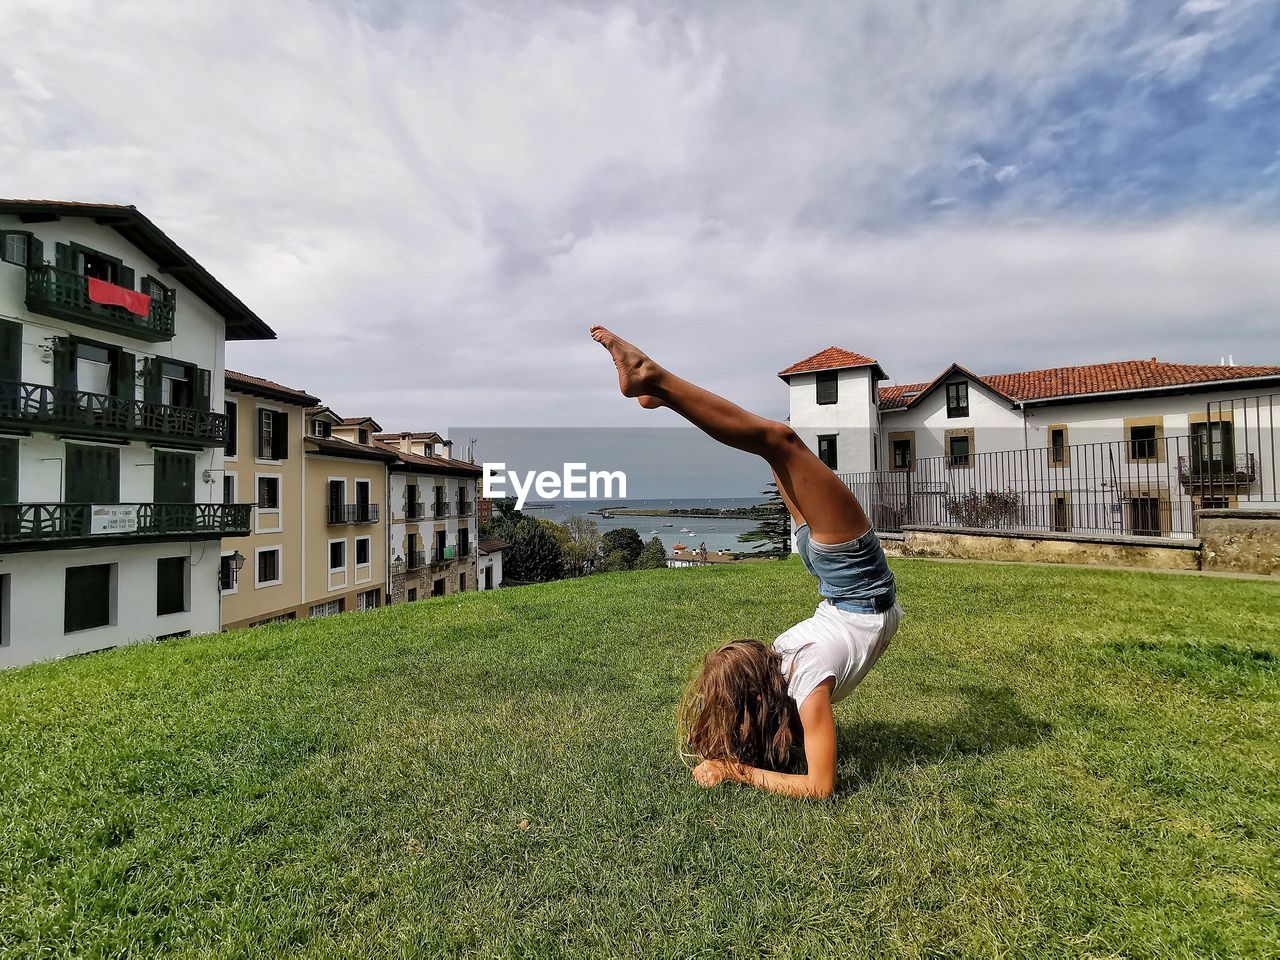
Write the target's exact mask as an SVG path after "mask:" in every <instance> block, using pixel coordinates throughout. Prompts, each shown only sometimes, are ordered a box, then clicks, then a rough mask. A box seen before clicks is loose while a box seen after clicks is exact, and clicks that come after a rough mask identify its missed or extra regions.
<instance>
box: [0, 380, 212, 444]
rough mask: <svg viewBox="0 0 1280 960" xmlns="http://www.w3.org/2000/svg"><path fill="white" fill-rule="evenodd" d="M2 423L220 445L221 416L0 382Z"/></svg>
mask: <svg viewBox="0 0 1280 960" xmlns="http://www.w3.org/2000/svg"><path fill="white" fill-rule="evenodd" d="M0 425H3V426H16V427H20V428H23V429H28V430H32V429H34V430H65V431H68V432H72V433H83V434H94V435H101V436H110V437H131V438H136V439H139V440H153V441H157V442H160V443H165V442H168V443H184V442H185V443H195V444H199V445H200V446H204V447H220V446H222V445H223V444H224V443H225V442H226V439H227V418H226V415H225V414H221V413H214V412H213V411H211V410H193V409H190V408H188V407H172V406H169V405H167V404H163V403H147V402H146V401H143V400H126V399H122V398H121V397H109V396H106V395H105V394H101V393H85V392H83V391H80V390H60V389H57V388H55V387H46V386H42V385H40V384H37V383H19V382H17V381H14V380H0Z"/></svg>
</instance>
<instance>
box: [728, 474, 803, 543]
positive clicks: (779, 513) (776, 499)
mask: <svg viewBox="0 0 1280 960" xmlns="http://www.w3.org/2000/svg"><path fill="white" fill-rule="evenodd" d="M760 492H761V494H762V495H763V496H764V498H765V500H764V503H762V504H761V506H762V507H767V508H768V509H769V510H770V511H771V515H770V516H769V517H767V518H766V519H764V520H761V521H760V525H759V526H758V527H756V528H755V529H754V530H748V531H747V532H746V533H743V534H739V535H738V542H739V543H758V544H760V545H759V546H758V547H755V548H754V549H755V552H756V553H759V554H762V555H764V556H767V557H785V556H786V555H787V554H789V553H790V552H791V517H790V515H789V514H788V513H787V504H786V502H785V501H784V500H783V499H782V494H781V493H779V492H778V485H777V484H776V483H773V482H772V481H770V483H769V486H768V487H766V488H765V489H764V490H762V491H760Z"/></svg>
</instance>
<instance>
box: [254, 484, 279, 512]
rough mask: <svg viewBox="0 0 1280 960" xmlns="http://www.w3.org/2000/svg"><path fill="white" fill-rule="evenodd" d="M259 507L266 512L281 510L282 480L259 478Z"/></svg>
mask: <svg viewBox="0 0 1280 960" xmlns="http://www.w3.org/2000/svg"><path fill="white" fill-rule="evenodd" d="M258 506H259V507H261V508H262V509H264V510H279V509H280V478H279V477H259V478H258Z"/></svg>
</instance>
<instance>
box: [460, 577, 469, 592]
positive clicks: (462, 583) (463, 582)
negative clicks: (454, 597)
mask: <svg viewBox="0 0 1280 960" xmlns="http://www.w3.org/2000/svg"><path fill="white" fill-rule="evenodd" d="M458 592H459V593H466V592H467V575H466V574H465V573H460V574H458Z"/></svg>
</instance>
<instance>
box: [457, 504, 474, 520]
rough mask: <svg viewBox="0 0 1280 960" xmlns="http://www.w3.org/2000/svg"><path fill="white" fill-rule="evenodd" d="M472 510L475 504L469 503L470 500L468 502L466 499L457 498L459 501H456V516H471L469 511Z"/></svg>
mask: <svg viewBox="0 0 1280 960" xmlns="http://www.w3.org/2000/svg"><path fill="white" fill-rule="evenodd" d="M473 510H475V504H474V503H471V502H470V501H468V500H459V501H458V516H460V517H469V516H471V513H472V511H473Z"/></svg>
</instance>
